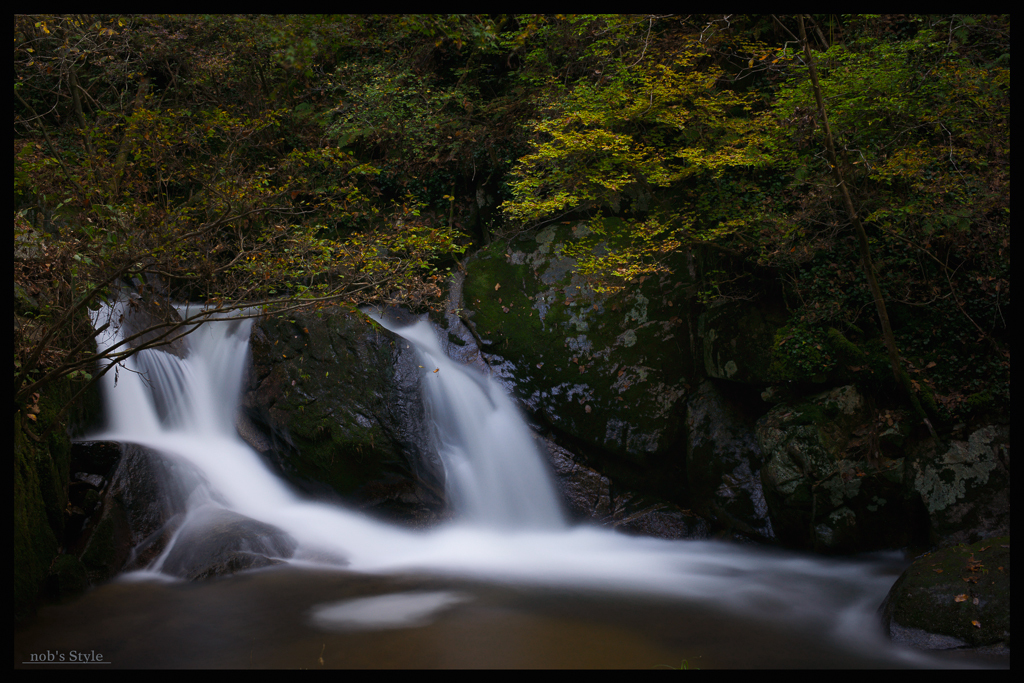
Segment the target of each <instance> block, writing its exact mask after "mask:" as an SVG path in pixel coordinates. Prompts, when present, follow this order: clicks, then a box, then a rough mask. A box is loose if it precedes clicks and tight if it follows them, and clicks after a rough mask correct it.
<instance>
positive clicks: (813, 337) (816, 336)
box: [768, 325, 835, 382]
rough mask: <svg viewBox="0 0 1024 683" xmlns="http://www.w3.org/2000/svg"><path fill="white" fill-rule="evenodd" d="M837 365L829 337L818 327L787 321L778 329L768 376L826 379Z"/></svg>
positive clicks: (775, 379) (773, 378)
mask: <svg viewBox="0 0 1024 683" xmlns="http://www.w3.org/2000/svg"><path fill="white" fill-rule="evenodd" d="M834 367H835V358H833V356H832V352H831V348H830V346H829V345H828V341H827V339H826V338H825V335H823V334H822V333H821V332H820V331H819V330H814V329H811V328H807V327H802V326H800V325H787V326H785V327H780V328H779V329H778V330H777V331H776V332H775V339H774V341H773V343H772V361H771V364H770V365H769V366H768V377H769V379H770V380H771V381H773V382H806V381H813V382H823V381H825V379H826V378H827V376H828V374H829V373H830V372H831V371H832V369H833V368H834Z"/></svg>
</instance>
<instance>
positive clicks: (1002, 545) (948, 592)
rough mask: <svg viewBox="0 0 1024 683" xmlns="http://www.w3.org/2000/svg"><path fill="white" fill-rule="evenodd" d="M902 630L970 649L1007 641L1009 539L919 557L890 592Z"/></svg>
mask: <svg viewBox="0 0 1024 683" xmlns="http://www.w3.org/2000/svg"><path fill="white" fill-rule="evenodd" d="M892 600H893V606H892V618H893V619H894V620H895V621H896V622H897V623H898V624H900V625H902V626H910V627H913V628H919V629H923V630H925V631H928V632H930V633H940V634H944V635H949V636H953V637H955V638H959V639H961V640H963V641H965V642H967V643H968V644H970V645H974V646H980V645H990V644H993V643H999V642H1006V643H1008V642H1009V640H1010V537H1009V536H1003V537H1001V538H992V539H988V540H984V541H979V542H977V543H974V544H972V545H959V546H956V547H953V548H946V549H943V550H939V551H936V552H934V553H931V554H929V555H926V556H924V557H922V558H920V559H918V560H917V561H916V562H914V564H913V565H912V566H911V567H910V568H909V569H907V571H906V572H904V573H903V576H901V577H900V579H899V581H898V582H897V584H896V585H895V586H894V587H893V592H892Z"/></svg>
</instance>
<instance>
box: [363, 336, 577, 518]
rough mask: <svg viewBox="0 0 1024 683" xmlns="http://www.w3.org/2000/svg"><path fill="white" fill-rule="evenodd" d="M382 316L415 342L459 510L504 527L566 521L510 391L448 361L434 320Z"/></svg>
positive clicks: (432, 418)
mask: <svg viewBox="0 0 1024 683" xmlns="http://www.w3.org/2000/svg"><path fill="white" fill-rule="evenodd" d="M376 319H377V320H378V321H379V322H381V323H382V324H384V325H385V327H387V328H388V329H391V331H393V332H395V333H397V334H399V335H401V336H402V337H403V338H405V339H406V340H408V341H410V342H412V343H413V344H415V346H416V349H417V352H418V355H419V357H420V359H421V360H422V362H423V365H422V366H421V367H423V368H424V369H425V377H424V387H423V397H424V401H425V402H426V407H427V413H428V417H429V419H430V421H431V423H432V424H433V427H434V430H433V431H434V434H433V437H434V444H435V446H436V448H437V451H438V453H439V455H440V456H441V459H442V461H443V462H444V464H445V473H446V475H447V482H448V494H449V496H450V498H451V499H452V502H453V504H454V506H455V508H456V510H458V511H460V512H461V513H463V515H464V516H465V518H466V519H468V520H471V521H473V522H476V523H481V524H486V525H491V526H496V527H501V528H505V529H524V528H544V527H549V528H557V527H561V526H564V524H565V520H564V519H563V516H562V512H561V509H560V507H559V505H558V499H557V496H556V493H555V488H554V486H553V484H552V483H551V479H550V477H549V475H548V473H547V472H546V470H545V467H544V464H543V461H542V455H541V453H540V452H539V451H538V449H537V445H536V443H535V440H534V437H533V434H532V433H531V432H530V430H529V428H528V427H527V426H526V424H525V423H524V422H523V421H522V419H521V418H520V417H519V414H518V412H517V410H516V407H515V405H514V404H513V403H512V400H511V399H510V398H509V397H508V395H507V394H505V392H504V390H503V389H502V388H501V387H500V386H499V385H498V384H497V383H496V382H494V381H493V380H491V379H490V378H489V377H484V376H482V375H480V374H479V373H476V372H474V371H472V370H469V369H467V368H463V367H460V366H459V365H457V364H456V363H454V362H452V361H451V360H449V359H448V357H447V356H445V354H444V352H443V351H442V350H441V347H440V345H439V344H438V342H437V337H436V335H435V333H434V328H433V327H432V326H431V324H430V323H429V322H428V321H426V320H421V321H419V322H417V323H415V324H413V325H409V326H405V327H399V326H397V325H395V324H394V323H391V322H389V321H388V320H387V319H386V318H385V317H383V316H376ZM431 368H432V369H431Z"/></svg>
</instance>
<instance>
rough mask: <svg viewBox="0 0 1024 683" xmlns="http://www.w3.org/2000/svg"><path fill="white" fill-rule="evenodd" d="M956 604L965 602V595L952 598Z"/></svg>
mask: <svg viewBox="0 0 1024 683" xmlns="http://www.w3.org/2000/svg"><path fill="white" fill-rule="evenodd" d="M953 600H954V601H956V602H967V593H961V594H960V595H958V596H956V597H955V598H953Z"/></svg>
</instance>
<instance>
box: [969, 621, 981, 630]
mask: <svg viewBox="0 0 1024 683" xmlns="http://www.w3.org/2000/svg"><path fill="white" fill-rule="evenodd" d="M971 623H972V624H974V628H981V622H980V621H978V620H977V619H972V620H971Z"/></svg>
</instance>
